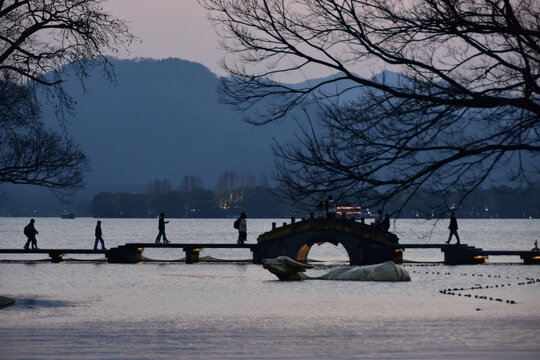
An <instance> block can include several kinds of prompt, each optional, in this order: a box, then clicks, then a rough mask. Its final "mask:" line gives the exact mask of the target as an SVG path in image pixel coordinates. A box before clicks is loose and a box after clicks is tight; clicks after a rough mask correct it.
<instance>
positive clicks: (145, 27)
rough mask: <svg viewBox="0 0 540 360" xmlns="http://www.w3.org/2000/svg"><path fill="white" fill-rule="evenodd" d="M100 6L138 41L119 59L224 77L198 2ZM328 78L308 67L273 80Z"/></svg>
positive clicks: (148, 0) (157, 0) (151, 0)
mask: <svg viewBox="0 0 540 360" xmlns="http://www.w3.org/2000/svg"><path fill="white" fill-rule="evenodd" d="M103 6H104V8H105V9H106V10H107V11H109V12H110V13H112V14H113V15H115V16H116V17H118V18H120V19H123V20H126V21H127V22H128V24H129V27H130V31H131V33H132V34H134V35H135V36H137V37H138V38H139V41H136V42H134V43H133V44H132V46H131V47H130V50H131V53H130V54H121V55H120V57H121V58H137V57H142V58H153V59H165V58H169V57H174V58H180V59H184V60H188V61H193V62H197V63H200V64H203V65H204V66H206V67H207V68H208V69H210V70H211V71H212V72H213V73H215V74H218V75H226V74H225V73H224V71H223V70H222V69H221V67H220V65H219V61H220V60H221V59H223V58H224V57H226V55H227V53H226V51H225V50H223V49H221V48H220V45H219V40H220V37H219V35H218V34H217V33H216V31H215V29H214V27H213V25H212V24H211V23H210V20H209V19H208V12H207V10H206V9H204V8H203V7H202V6H201V5H200V4H199V3H198V2H197V0H106V1H105V2H104V3H103ZM229 60H230V58H229ZM364 70H366V68H363V67H362V66H361V67H359V68H358V69H357V71H358V73H362V72H363V71H364ZM368 73H369V72H368ZM328 75H330V72H329V71H328V70H327V69H324V68H314V67H310V68H309V70H305V71H304V72H299V73H296V74H286V75H285V76H282V78H279V77H278V78H276V79H275V80H278V81H279V80H281V81H285V82H300V81H304V80H307V79H308V78H317V77H323V76H328Z"/></svg>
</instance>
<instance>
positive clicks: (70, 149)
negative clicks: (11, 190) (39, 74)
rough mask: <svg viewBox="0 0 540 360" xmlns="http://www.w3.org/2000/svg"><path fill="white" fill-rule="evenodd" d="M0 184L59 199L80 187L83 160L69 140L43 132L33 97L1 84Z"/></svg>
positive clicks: (17, 87) (29, 92) (25, 89)
mask: <svg viewBox="0 0 540 360" xmlns="http://www.w3.org/2000/svg"><path fill="white" fill-rule="evenodd" d="M0 99H2V100H1V101H0V183H12V184H34V185H39V186H44V187H47V188H49V189H51V190H52V191H53V192H55V193H56V194H58V195H62V194H64V195H66V194H69V191H67V192H66V189H71V190H74V189H76V188H78V187H79V186H80V185H81V183H82V172H83V171H84V170H85V168H86V156H85V155H84V154H83V153H82V152H81V151H80V150H79V148H78V146H77V145H76V144H74V143H73V142H72V141H71V140H70V139H69V138H67V137H65V136H61V135H59V134H56V133H54V132H51V131H48V130H46V129H45V128H44V126H43V124H42V123H41V122H40V121H39V120H38V119H39V107H38V105H37V103H36V100H35V97H34V93H33V91H32V90H31V89H29V87H27V86H20V85H16V84H13V83H9V82H0Z"/></svg>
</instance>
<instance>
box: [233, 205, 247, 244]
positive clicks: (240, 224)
mask: <svg viewBox="0 0 540 360" xmlns="http://www.w3.org/2000/svg"><path fill="white" fill-rule="evenodd" d="M233 226H234V227H235V228H236V229H238V242H237V243H238V244H240V245H244V243H245V242H246V239H247V223H246V213H245V212H242V213H240V217H239V218H238V219H237V220H236V221H235V222H234V224H233Z"/></svg>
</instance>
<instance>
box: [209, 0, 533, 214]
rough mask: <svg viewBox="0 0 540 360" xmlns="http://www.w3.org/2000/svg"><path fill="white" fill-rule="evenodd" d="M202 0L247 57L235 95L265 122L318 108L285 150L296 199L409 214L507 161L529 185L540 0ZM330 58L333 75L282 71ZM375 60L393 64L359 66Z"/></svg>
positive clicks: (232, 71) (236, 75) (281, 164)
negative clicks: (364, 72)
mask: <svg viewBox="0 0 540 360" xmlns="http://www.w3.org/2000/svg"><path fill="white" fill-rule="evenodd" d="M200 3H201V4H202V5H203V6H205V7H206V8H207V9H209V10H210V11H211V15H210V16H211V19H212V20H213V21H214V23H215V24H216V26H217V29H218V31H219V32H220V33H221V34H223V45H224V47H225V48H226V49H228V50H229V51H230V52H231V53H232V54H233V55H234V58H233V61H232V62H230V61H229V62H227V61H224V62H223V66H224V68H225V69H226V70H227V72H228V73H229V75H230V76H229V77H227V78H225V79H224V81H223V85H222V90H223V93H222V94H223V100H224V101H225V102H228V103H230V104H233V105H235V106H237V107H238V108H239V109H241V110H247V109H250V110H251V113H250V114H251V115H250V117H249V118H248V121H249V122H251V123H254V124H266V123H268V122H271V121H274V120H277V119H280V118H282V117H283V116H285V115H288V114H290V113H291V111H292V110H293V109H296V108H299V107H302V106H305V111H304V112H305V117H306V118H307V121H306V122H304V126H303V131H302V132H300V133H299V135H298V140H297V142H296V143H292V144H280V145H277V146H276V148H275V152H276V154H277V155H278V166H277V171H278V177H279V179H280V181H281V183H282V184H283V185H284V186H286V188H287V196H288V197H289V198H291V199H295V200H297V201H300V202H301V201H313V198H314V197H320V195H321V193H328V192H332V193H334V197H337V198H338V199H340V200H342V201H350V202H352V201H360V202H361V204H362V205H363V206H371V207H373V206H381V207H384V205H385V204H387V203H388V201H390V200H394V201H395V200H398V199H399V200H400V204H399V206H397V209H396V213H398V212H399V209H402V208H403V206H404V205H406V204H407V202H408V201H410V199H411V198H412V197H414V196H415V195H416V194H417V193H419V191H420V190H427V189H429V190H430V191H431V193H432V196H434V197H437V198H439V199H440V203H439V205H438V207H437V209H435V210H436V212H438V211H440V212H441V213H442V212H444V211H447V210H448V209H449V208H450V207H452V206H456V207H458V206H459V205H460V204H461V202H462V201H463V199H464V198H466V196H467V195H468V194H470V192H471V191H473V190H474V189H476V188H477V187H479V186H480V185H482V184H485V183H486V182H488V181H492V180H493V181H494V179H495V178H498V177H499V176H500V174H501V173H502V172H503V171H504V172H505V176H506V178H507V179H511V180H513V181H514V182H515V184H518V185H519V184H521V183H523V182H524V181H527V176H528V175H531V174H532V175H538V166H535V164H534V162H533V160H534V159H535V157H534V156H536V155H537V154H538V152H539V151H540V137H539V136H538V132H539V130H540V129H539V123H540V121H539V120H540V85H539V76H540V75H539V74H540V30H539V29H540V3H539V2H537V1H533V0H471V1H455V0H426V1H406V2H405V1H379V0H364V1H358V0H340V1H336V0H324V1H323V0H296V1H281V0H246V1H235V0H200ZM318 68H322V69H327V70H330V71H332V72H333V74H334V75H332V76H330V77H327V78H324V79H322V80H310V81H306V82H304V83H302V84H299V85H288V84H286V83H284V82H280V81H279V80H284V79H285V80H286V79H287V77H288V76H290V75H291V74H309V72H310V71H311V70H312V69H318ZM366 68H369V69H372V70H373V73H381V75H378V76H373V77H362V76H359V75H357V72H358V70H361V69H366ZM313 104H316V105H317V109H318V110H317V113H316V114H313V111H310V110H308V106H310V107H311V108H312V107H313V106H312V105H313ZM529 172H530V173H529ZM449 194H454V195H455V194H459V196H458V199H457V201H453V202H450V201H448V200H447V199H448V196H449ZM432 210H433V209H429V211H430V212H431V211H432Z"/></svg>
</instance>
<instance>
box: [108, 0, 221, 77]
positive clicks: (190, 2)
mask: <svg viewBox="0 0 540 360" xmlns="http://www.w3.org/2000/svg"><path fill="white" fill-rule="evenodd" d="M103 5H104V8H105V9H106V10H108V11H109V12H110V13H112V14H113V15H115V16H116V17H118V18H121V19H123V20H126V21H127V22H128V24H129V27H130V31H131V33H132V34H134V35H135V36H137V37H138V38H139V39H140V41H138V42H135V43H133V45H132V46H131V47H130V51H131V53H130V54H122V55H121V57H122V58H137V57H145V58H153V59H164V58H169V57H176V58H180V59H184V60H189V61H193V62H198V63H200V64H203V65H204V66H206V67H207V68H209V69H210V70H211V71H212V72H214V73H216V74H220V75H223V71H222V70H221V68H220V66H219V64H218V62H219V60H220V59H221V58H223V57H224V56H225V54H226V53H225V51H224V50H221V49H219V35H218V34H217V33H216V32H215V30H214V28H213V27H212V24H211V23H210V21H209V20H208V14H207V11H206V10H205V9H204V8H203V7H202V6H201V5H199V4H198V3H197V1H196V0H107V1H106V2H105V3H104V4H103Z"/></svg>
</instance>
